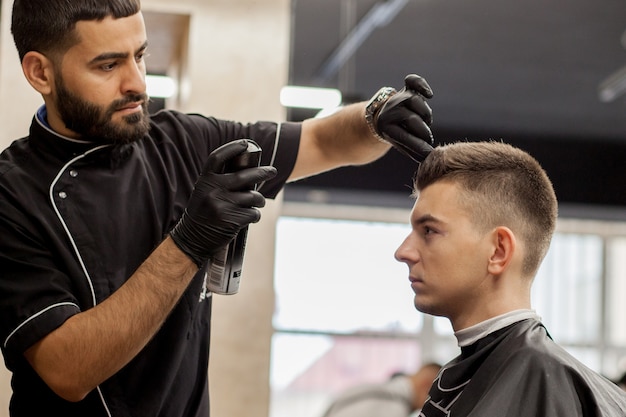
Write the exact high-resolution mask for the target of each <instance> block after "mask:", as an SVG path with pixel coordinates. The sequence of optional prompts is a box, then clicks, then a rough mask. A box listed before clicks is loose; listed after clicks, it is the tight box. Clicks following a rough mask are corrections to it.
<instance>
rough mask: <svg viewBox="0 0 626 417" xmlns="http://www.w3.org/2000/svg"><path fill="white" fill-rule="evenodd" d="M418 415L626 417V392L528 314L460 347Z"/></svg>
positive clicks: (425, 416) (451, 416) (460, 416)
mask: <svg viewBox="0 0 626 417" xmlns="http://www.w3.org/2000/svg"><path fill="white" fill-rule="evenodd" d="M429 396H430V397H429V398H428V399H427V401H426V403H425V404H424V407H423V408H422V410H421V412H420V414H419V416H420V417H440V416H441V417H442V416H449V417H470V416H471V417H576V416H585V417H596V416H602V417H625V416H626V393H624V392H623V391H621V390H620V389H619V388H618V387H617V386H616V385H615V384H613V383H612V382H611V381H609V380H608V379H606V378H604V377H602V376H601V375H599V374H597V373H595V372H594V371H592V370H591V369H589V368H587V367H586V366H585V365H583V364H582V363H581V362H579V361H578V360H576V359H575V358H574V357H572V356H571V355H570V354H568V353H567V352H566V351H565V350H564V349H563V348H561V347H560V346H558V345H557V344H556V343H554V341H553V340H552V338H551V337H550V335H549V334H548V332H547V330H546V329H545V327H544V326H543V324H542V323H541V322H540V321H539V319H538V318H526V319H524V320H522V321H518V322H516V323H514V324H509V325H508V326H506V327H504V328H501V329H499V330H496V331H494V332H491V333H489V334H487V335H486V336H484V337H482V338H481V339H479V340H477V341H475V342H473V343H472V344H470V345H467V346H462V347H461V354H460V355H459V356H458V357H457V358H455V359H453V360H452V361H451V362H450V363H448V364H446V365H445V366H444V367H443V368H442V370H441V372H440V373H439V375H438V376H437V378H436V379H435V381H434V382H433V385H432V387H431V389H430V392H429Z"/></svg>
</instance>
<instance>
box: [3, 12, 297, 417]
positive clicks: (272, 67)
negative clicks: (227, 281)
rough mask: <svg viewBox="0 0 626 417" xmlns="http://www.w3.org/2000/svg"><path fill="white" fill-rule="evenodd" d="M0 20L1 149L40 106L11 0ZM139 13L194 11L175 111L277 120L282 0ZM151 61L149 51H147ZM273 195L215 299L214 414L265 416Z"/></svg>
mask: <svg viewBox="0 0 626 417" xmlns="http://www.w3.org/2000/svg"><path fill="white" fill-rule="evenodd" d="M2 3H3V5H2V7H3V10H2V22H1V23H0V126H1V127H2V128H1V129H0V148H2V149H3V148H5V147H6V146H8V145H9V144H10V142H11V141H12V140H13V139H16V138H18V137H21V136H25V135H26V134H27V133H28V126H29V125H30V121H31V119H32V116H33V114H34V112H35V110H36V109H37V107H38V106H39V105H40V104H41V103H42V100H41V98H40V97H38V96H37V94H35V93H34V92H33V91H32V89H31V88H30V86H29V85H28V84H27V83H26V81H24V79H23V76H22V73H21V69H20V66H19V62H18V58H17V53H16V52H15V50H14V47H13V41H12V38H11V36H10V32H9V26H10V8H11V4H12V1H10V0H5V1H3V2H2ZM143 8H144V10H152V11H171V12H175V13H190V14H191V15H192V20H191V27H190V45H189V59H190V61H189V71H188V76H189V78H188V82H189V86H190V89H189V97H188V101H187V102H186V103H185V104H184V105H183V107H182V108H181V109H182V110H184V111H193V112H199V113H204V114H207V115H213V116H218V117H222V118H226V119H232V120H241V121H253V120H261V119H263V120H277V121H279V120H283V119H284V110H283V109H282V108H281V106H280V104H279V102H278V96H279V91H280V87H281V86H282V85H284V84H285V83H286V81H287V73H288V50H289V47H288V45H289V19H290V18H289V15H290V2H289V0H263V1H254V0H178V1H176V2H172V1H170V0H168V1H163V0H143ZM148 59H149V58H148ZM279 209H280V198H279V199H278V200H277V201H275V202H273V203H270V204H268V206H267V207H266V208H265V209H264V210H263V220H262V221H261V223H259V224H255V225H253V226H252V227H251V228H250V233H249V243H248V247H247V249H246V264H245V265H244V275H243V277H242V282H241V288H240V292H239V294H237V295H235V296H230V297H226V296H215V299H214V311H213V331H212V341H211V366H210V378H211V379H210V381H211V387H210V390H211V412H212V415H215V416H229V417H238V416H242V417H243V416H246V417H255V416H258V417H264V416H267V412H268V408H269V405H268V401H269V351H270V341H271V332H272V327H271V318H272V313H273V307H274V304H273V302H274V299H273V297H274V294H273V285H272V277H273V259H274V250H273V246H274V245H273V241H274V224H275V220H276V217H277V215H278V211H279ZM2 371H3V372H4V374H3V375H0V417H4V416H7V415H8V411H7V405H6V404H7V403H8V398H9V396H10V385H9V377H8V375H6V371H5V370H4V369H2Z"/></svg>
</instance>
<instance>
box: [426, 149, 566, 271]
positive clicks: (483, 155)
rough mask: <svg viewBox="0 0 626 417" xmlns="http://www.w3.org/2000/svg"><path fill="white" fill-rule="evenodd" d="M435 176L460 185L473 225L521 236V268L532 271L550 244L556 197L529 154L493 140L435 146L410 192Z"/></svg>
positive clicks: (463, 202) (462, 203)
mask: <svg viewBox="0 0 626 417" xmlns="http://www.w3.org/2000/svg"><path fill="white" fill-rule="evenodd" d="M437 181H451V182H454V183H455V184H458V185H459V186H460V188H461V190H462V191H461V193H460V194H459V196H458V198H459V202H460V204H461V205H462V206H463V207H465V208H466V209H467V212H468V213H470V214H471V215H472V221H473V223H474V224H475V225H476V226H477V227H478V228H479V230H483V231H487V230H489V229H492V228H494V227H497V226H506V227H509V228H510V229H511V230H513V232H514V233H515V234H516V235H517V236H518V237H521V238H522V240H523V241H524V243H525V246H526V254H525V259H524V265H523V268H524V271H523V272H524V273H525V274H526V275H527V276H529V277H530V276H532V275H534V273H535V272H536V271H537V269H538V268H539V265H540V263H541V261H542V260H543V258H544V256H545V254H546V252H547V251H548V247H549V246H550V241H551V239H552V234H553V232H554V229H555V224H556V219H557V200H556V195H555V192H554V189H553V187H552V183H551V181H550V179H549V178H548V176H547V174H546V173H545V171H544V170H543V168H542V167H541V166H540V165H539V163H538V162H537V161H536V160H535V159H534V158H533V157H532V156H530V155H529V154H528V153H526V152H524V151H522V150H521V149H518V148H515V147H513V146H511V145H508V144H505V143H500V142H495V141H487V142H475V143H473V142H459V143H453V144H450V145H445V146H438V147H436V148H435V149H434V150H433V151H432V152H431V153H430V155H429V156H428V157H427V158H426V159H425V160H424V162H423V163H422V164H421V166H420V167H419V169H418V172H417V177H416V179H415V193H416V194H417V195H419V191H420V190H423V189H424V188H426V187H428V186H429V185H431V184H433V183H435V182H437Z"/></svg>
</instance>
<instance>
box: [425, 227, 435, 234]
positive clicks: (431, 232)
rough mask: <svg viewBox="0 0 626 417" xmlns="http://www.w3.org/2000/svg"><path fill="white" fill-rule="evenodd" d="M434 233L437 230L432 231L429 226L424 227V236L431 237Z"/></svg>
mask: <svg viewBox="0 0 626 417" xmlns="http://www.w3.org/2000/svg"><path fill="white" fill-rule="evenodd" d="M433 233H435V230H434V229H431V228H430V227H428V226H424V235H431V234H433Z"/></svg>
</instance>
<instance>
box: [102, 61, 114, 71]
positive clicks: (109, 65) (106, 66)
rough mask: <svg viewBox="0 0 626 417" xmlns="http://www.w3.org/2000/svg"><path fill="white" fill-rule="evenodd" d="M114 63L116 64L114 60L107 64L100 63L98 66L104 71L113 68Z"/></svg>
mask: <svg viewBox="0 0 626 417" xmlns="http://www.w3.org/2000/svg"><path fill="white" fill-rule="evenodd" d="M115 65H117V64H116V63H115V62H111V63H108V64H102V65H100V68H101V69H102V70H104V71H111V70H112V69H113V68H115Z"/></svg>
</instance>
